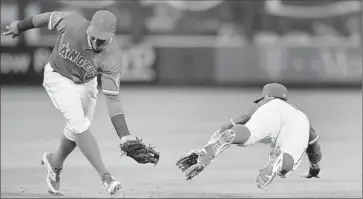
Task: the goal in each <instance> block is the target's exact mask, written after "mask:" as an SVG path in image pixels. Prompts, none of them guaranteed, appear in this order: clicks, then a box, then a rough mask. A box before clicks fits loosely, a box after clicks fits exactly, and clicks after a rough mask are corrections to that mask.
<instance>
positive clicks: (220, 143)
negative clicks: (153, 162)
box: [177, 130, 235, 180]
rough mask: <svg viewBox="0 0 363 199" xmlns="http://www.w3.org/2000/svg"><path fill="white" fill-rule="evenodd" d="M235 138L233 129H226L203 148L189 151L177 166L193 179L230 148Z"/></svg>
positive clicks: (189, 178) (188, 177) (187, 176)
mask: <svg viewBox="0 0 363 199" xmlns="http://www.w3.org/2000/svg"><path fill="white" fill-rule="evenodd" d="M234 138H235V134H234V132H233V131H231V130H227V131H224V132H223V133H221V134H215V135H213V136H212V138H211V139H210V140H209V141H208V144H207V145H205V146H204V147H203V149H197V150H194V151H191V152H189V154H187V155H186V156H184V157H182V158H181V159H180V160H179V161H178V162H177V166H178V167H179V168H180V169H181V170H182V171H183V172H185V176H186V178H187V180H191V179H192V178H193V177H195V176H196V175H198V174H199V173H200V172H202V171H203V170H204V168H205V167H206V166H207V165H209V164H210V163H211V161H212V160H213V159H214V158H216V157H217V156H218V155H219V154H220V153H221V152H222V151H223V150H225V149H226V148H228V147H229V146H230V145H231V143H232V141H233V140H234Z"/></svg>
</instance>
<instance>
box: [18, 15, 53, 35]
mask: <svg viewBox="0 0 363 199" xmlns="http://www.w3.org/2000/svg"><path fill="white" fill-rule="evenodd" d="M50 15H51V12H46V13H42V14H39V15H34V16H32V17H29V18H26V19H23V20H21V21H19V31H20V32H24V31H27V30H30V29H33V28H41V27H46V26H47V25H48V23H49V18H50Z"/></svg>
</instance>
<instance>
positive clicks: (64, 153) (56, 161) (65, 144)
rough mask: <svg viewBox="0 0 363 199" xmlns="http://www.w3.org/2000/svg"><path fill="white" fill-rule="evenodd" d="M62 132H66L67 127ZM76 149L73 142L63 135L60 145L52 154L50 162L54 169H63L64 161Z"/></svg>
mask: <svg viewBox="0 0 363 199" xmlns="http://www.w3.org/2000/svg"><path fill="white" fill-rule="evenodd" d="M64 131H68V125H67V126H66V127H65V128H64ZM76 147H77V144H76V142H75V141H72V140H70V139H68V138H67V137H66V136H65V134H63V135H62V138H61V141H60V144H59V146H58V149H57V151H56V152H55V153H54V154H53V156H52V158H51V161H52V165H53V166H54V167H55V168H60V169H62V168H63V164H64V161H65V160H66V159H67V157H68V155H69V154H71V153H72V151H73V150H74V149H75V148H76Z"/></svg>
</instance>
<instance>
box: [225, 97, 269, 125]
mask: <svg viewBox="0 0 363 199" xmlns="http://www.w3.org/2000/svg"><path fill="white" fill-rule="evenodd" d="M273 99H274V98H265V99H263V100H261V101H259V102H258V103H257V104H254V105H253V106H252V107H251V108H250V109H249V110H248V111H247V112H246V113H245V114H242V115H240V116H238V117H235V118H233V119H231V122H232V123H233V125H236V124H246V123H247V122H248V120H250V118H251V117H252V115H253V114H254V113H255V112H256V110H257V109H258V108H260V107H261V106H263V105H264V104H266V103H268V102H269V101H271V100H273Z"/></svg>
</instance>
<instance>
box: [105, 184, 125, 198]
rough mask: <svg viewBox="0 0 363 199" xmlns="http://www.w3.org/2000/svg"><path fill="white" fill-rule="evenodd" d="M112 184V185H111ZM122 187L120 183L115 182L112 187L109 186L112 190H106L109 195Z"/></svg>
mask: <svg viewBox="0 0 363 199" xmlns="http://www.w3.org/2000/svg"><path fill="white" fill-rule="evenodd" d="M111 186H112V185H111ZM121 188H122V185H121V183H117V184H116V185H113V187H112V188H111V189H112V191H110V190H109V189H108V190H107V192H108V193H109V194H111V195H114V194H115V193H116V192H117V191H118V190H120V189H121Z"/></svg>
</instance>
